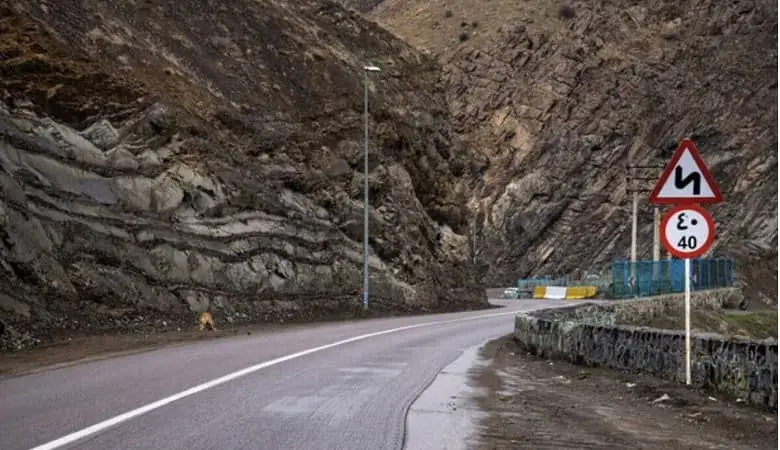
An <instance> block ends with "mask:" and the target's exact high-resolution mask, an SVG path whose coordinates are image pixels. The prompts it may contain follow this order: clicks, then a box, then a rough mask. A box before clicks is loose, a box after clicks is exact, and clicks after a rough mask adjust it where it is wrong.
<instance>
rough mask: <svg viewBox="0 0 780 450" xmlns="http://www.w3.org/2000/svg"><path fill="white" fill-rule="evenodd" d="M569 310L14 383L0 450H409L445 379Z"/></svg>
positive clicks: (124, 362) (371, 330) (458, 318)
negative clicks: (468, 355) (433, 385)
mask: <svg viewBox="0 0 780 450" xmlns="http://www.w3.org/2000/svg"><path fill="white" fill-rule="evenodd" d="M562 304H564V302H563V301H547V300H519V301H512V302H511V306H508V307H506V308H502V309H494V310H486V311H478V312H466V313H454V314H441V315H428V316H418V317H406V318H391V319H377V320H370V321H357V322H347V323H330V324H325V325H318V326H312V327H308V328H305V329H295V330H286V331H275V332H268V333H259V334H253V335H251V336H241V337H236V338H229V339H220V340H214V341H204V342H198V343H192V344H186V345H180V346H175V347H168V348H164V349H160V350H156V351H151V352H147V353H139V354H133V355H128V356H122V357H117V358H113V359H106V360H101V361H94V362H89V363H84V364H79V365H74V366H70V367H64V368H59V369H54V370H50V371H42V372H38V373H34V374H31V375H27V376H22V377H16V378H8V379H4V380H0V448H1V449H3V450H15V449H30V448H36V449H41V450H43V449H55V448H79V449H95V450H106V449H149V450H160V449H168V450H175V449H182V450H184V449H252V450H257V449H269V450H273V449H284V450H294V449H313V450H320V449H355V450H367V449H372V450H382V449H400V448H402V446H403V443H404V434H405V418H406V413H407V410H408V409H409V406H410V404H411V403H412V402H413V401H414V399H415V398H416V397H417V396H418V395H419V394H420V393H421V392H422V391H423V390H424V389H425V387H426V386H428V385H429V384H430V382H431V381H432V380H433V379H434V378H435V377H436V375H437V374H438V372H439V371H440V370H441V369H442V368H443V367H445V366H446V365H447V364H449V363H450V362H452V361H453V360H455V359H456V358H457V357H458V356H459V355H460V354H461V353H462V352H463V351H464V350H465V349H467V348H470V347H473V346H475V345H479V344H481V343H483V342H485V341H487V340H489V339H492V338H496V337H499V336H502V335H506V334H509V333H511V331H512V327H513V313H514V312H517V311H520V310H528V309H535V308H542V307H550V306H553V305H562ZM401 327H407V328H404V329H399V328H401ZM388 330H393V331H388ZM372 334H373V335H372ZM322 346H326V348H322Z"/></svg>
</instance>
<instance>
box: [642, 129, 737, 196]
mask: <svg viewBox="0 0 780 450" xmlns="http://www.w3.org/2000/svg"><path fill="white" fill-rule="evenodd" d="M685 150H688V151H689V152H691V157H693V160H694V161H695V162H696V165H697V166H699V170H700V171H701V174H702V176H703V177H704V180H705V181H706V182H707V183H708V184H709V186H710V188H712V193H713V194H714V197H708V198H686V197H683V198H679V197H667V198H658V195H659V194H660V192H661V189H662V188H663V186H664V185H665V184H666V182H667V180H668V179H669V177H670V176H671V175H672V171H674V168H675V167H676V166H677V163H678V162H679V161H680V158H682V156H683V153H685ZM722 201H723V195H722V194H721V192H720V188H718V184H717V183H716V182H715V178H714V177H713V176H712V174H711V173H710V169H708V168H707V165H706V164H704V161H703V160H702V159H701V155H700V154H699V150H698V149H697V148H696V145H695V144H694V143H693V141H692V140H690V139H683V140H682V141H680V145H678V146H677V150H676V151H675V152H674V155H673V156H672V159H671V160H669V163H668V164H667V165H666V168H665V169H664V172H663V173H662V174H661V178H659V179H658V182H657V183H656V184H655V187H654V188H653V192H652V193H650V203H653V204H656V205H684V204H694V203H720V202H722Z"/></svg>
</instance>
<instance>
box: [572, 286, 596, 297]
mask: <svg viewBox="0 0 780 450" xmlns="http://www.w3.org/2000/svg"><path fill="white" fill-rule="evenodd" d="M598 293H599V288H597V287H596V286H568V287H567V288H566V300H583V299H586V298H593V297H595V296H596V295H597V294H598Z"/></svg>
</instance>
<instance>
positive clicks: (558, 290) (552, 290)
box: [544, 286, 566, 300]
mask: <svg viewBox="0 0 780 450" xmlns="http://www.w3.org/2000/svg"><path fill="white" fill-rule="evenodd" d="M546 291H547V292H545V295H544V298H548V299H550V300H563V299H564V298H566V288H565V287H559V286H547V289H546Z"/></svg>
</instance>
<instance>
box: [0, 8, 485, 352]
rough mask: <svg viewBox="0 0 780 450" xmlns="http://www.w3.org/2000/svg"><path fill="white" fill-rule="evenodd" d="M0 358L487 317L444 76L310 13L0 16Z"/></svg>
mask: <svg viewBox="0 0 780 450" xmlns="http://www.w3.org/2000/svg"><path fill="white" fill-rule="evenodd" d="M0 55H1V57H0V94H2V98H0V101H2V102H1V103H0V136H2V138H1V140H0V145H2V151H1V152H0V238H1V239H0V324H4V326H3V327H0V328H5V330H4V331H5V332H4V333H3V332H2V331H3V330H0V334H2V345H0V348H6V349H7V348H18V347H20V346H26V345H32V344H35V343H36V342H38V341H39V340H41V339H44V340H45V339H47V338H50V337H56V336H57V335H62V334H68V333H76V332H79V333H94V332H103V331H116V330H128V329H131V330H145V331H149V330H152V329H171V328H173V329H175V328H176V327H180V326H181V327H185V326H186V327H191V326H193V325H194V316H195V314H194V312H195V311H201V310H204V309H206V308H209V307H210V308H211V309H212V310H213V311H214V313H215V315H216V317H217V320H218V322H222V323H228V322H229V323H241V322H256V321H263V320H272V321H280V320H281V321H290V320H300V319H311V318H321V317H323V316H339V315H352V314H353V313H355V310H356V309H357V308H358V305H359V304H360V295H359V293H360V291H361V286H362V284H361V283H362V278H361V270H362V256H361V252H362V244H361V242H362V189H361V186H362V176H361V173H362V118H361V112H362V108H363V103H362V101H363V98H362V93H363V91H362V86H363V85H362V75H363V74H362V72H361V70H360V68H361V66H362V65H363V64H365V61H370V62H372V63H375V64H378V65H380V66H381V67H382V68H383V69H384V71H383V72H381V73H380V74H372V78H373V81H372V83H371V102H372V106H371V111H372V113H371V133H372V138H373V144H372V145H373V146H374V148H379V149H381V151H375V150H372V151H371V154H370V158H371V177H370V183H371V202H372V209H371V236H372V240H371V261H370V265H371V268H372V273H373V276H372V292H373V295H374V296H373V298H372V299H371V302H372V303H371V305H372V311H374V312H385V313H387V312H395V313H401V312H408V311H432V310H451V309H459V308H475V307H482V306H485V305H486V298H485V295H484V290H481V289H478V287H477V286H476V284H475V283H474V277H472V276H471V275H470V274H471V273H472V272H471V271H470V270H468V268H467V267H465V266H464V261H466V260H467V258H465V254H466V252H467V244H466V242H467V241H466V238H465V237H464V236H462V234H463V233H464V231H465V230H466V222H467V221H466V216H467V211H466V208H465V200H464V199H465V193H466V192H467V191H468V187H467V186H466V185H465V184H464V182H463V181H461V180H462V179H469V178H473V176H472V175H469V174H468V171H470V170H474V169H473V167H474V164H473V163H472V162H471V161H470V160H469V158H468V156H467V153H466V152H465V151H462V149H461V147H460V146H459V144H458V142H456V141H455V140H454V139H453V133H452V132H451V130H450V126H449V122H450V118H449V113H448V109H447V104H446V100H445V97H444V92H443V90H442V88H441V86H442V85H441V84H440V83H439V77H440V73H441V72H440V69H439V67H438V66H437V64H436V63H435V62H433V61H431V60H430V59H427V58H425V57H423V56H422V55H420V54H419V53H418V52H417V51H415V50H414V49H413V48H412V47H410V46H409V45H407V44H405V43H403V42H401V41H400V40H398V39H395V38H394V37H393V36H392V35H391V34H389V33H388V32H386V31H384V30H382V29H380V28H379V27H377V26H375V25H374V24H371V23H368V22H366V21H365V20H363V19H361V18H360V17H358V16H356V15H355V14H353V13H350V12H347V11H346V10H344V9H342V8H341V7H338V6H336V5H333V4H330V3H323V2H318V1H313V0H311V1H305V0H302V1H296V2H281V1H280V2H275V1H270V0H260V1H254V0H252V1H249V0H246V1H244V0H237V1H233V2H229V3H226V2H221V1H156V2H148V1H138V2H109V1H97V0H91V1H83V2H82V1H80V2H72V1H57V2H27V1H17V2H4V3H3V6H2V7H0Z"/></svg>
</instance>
